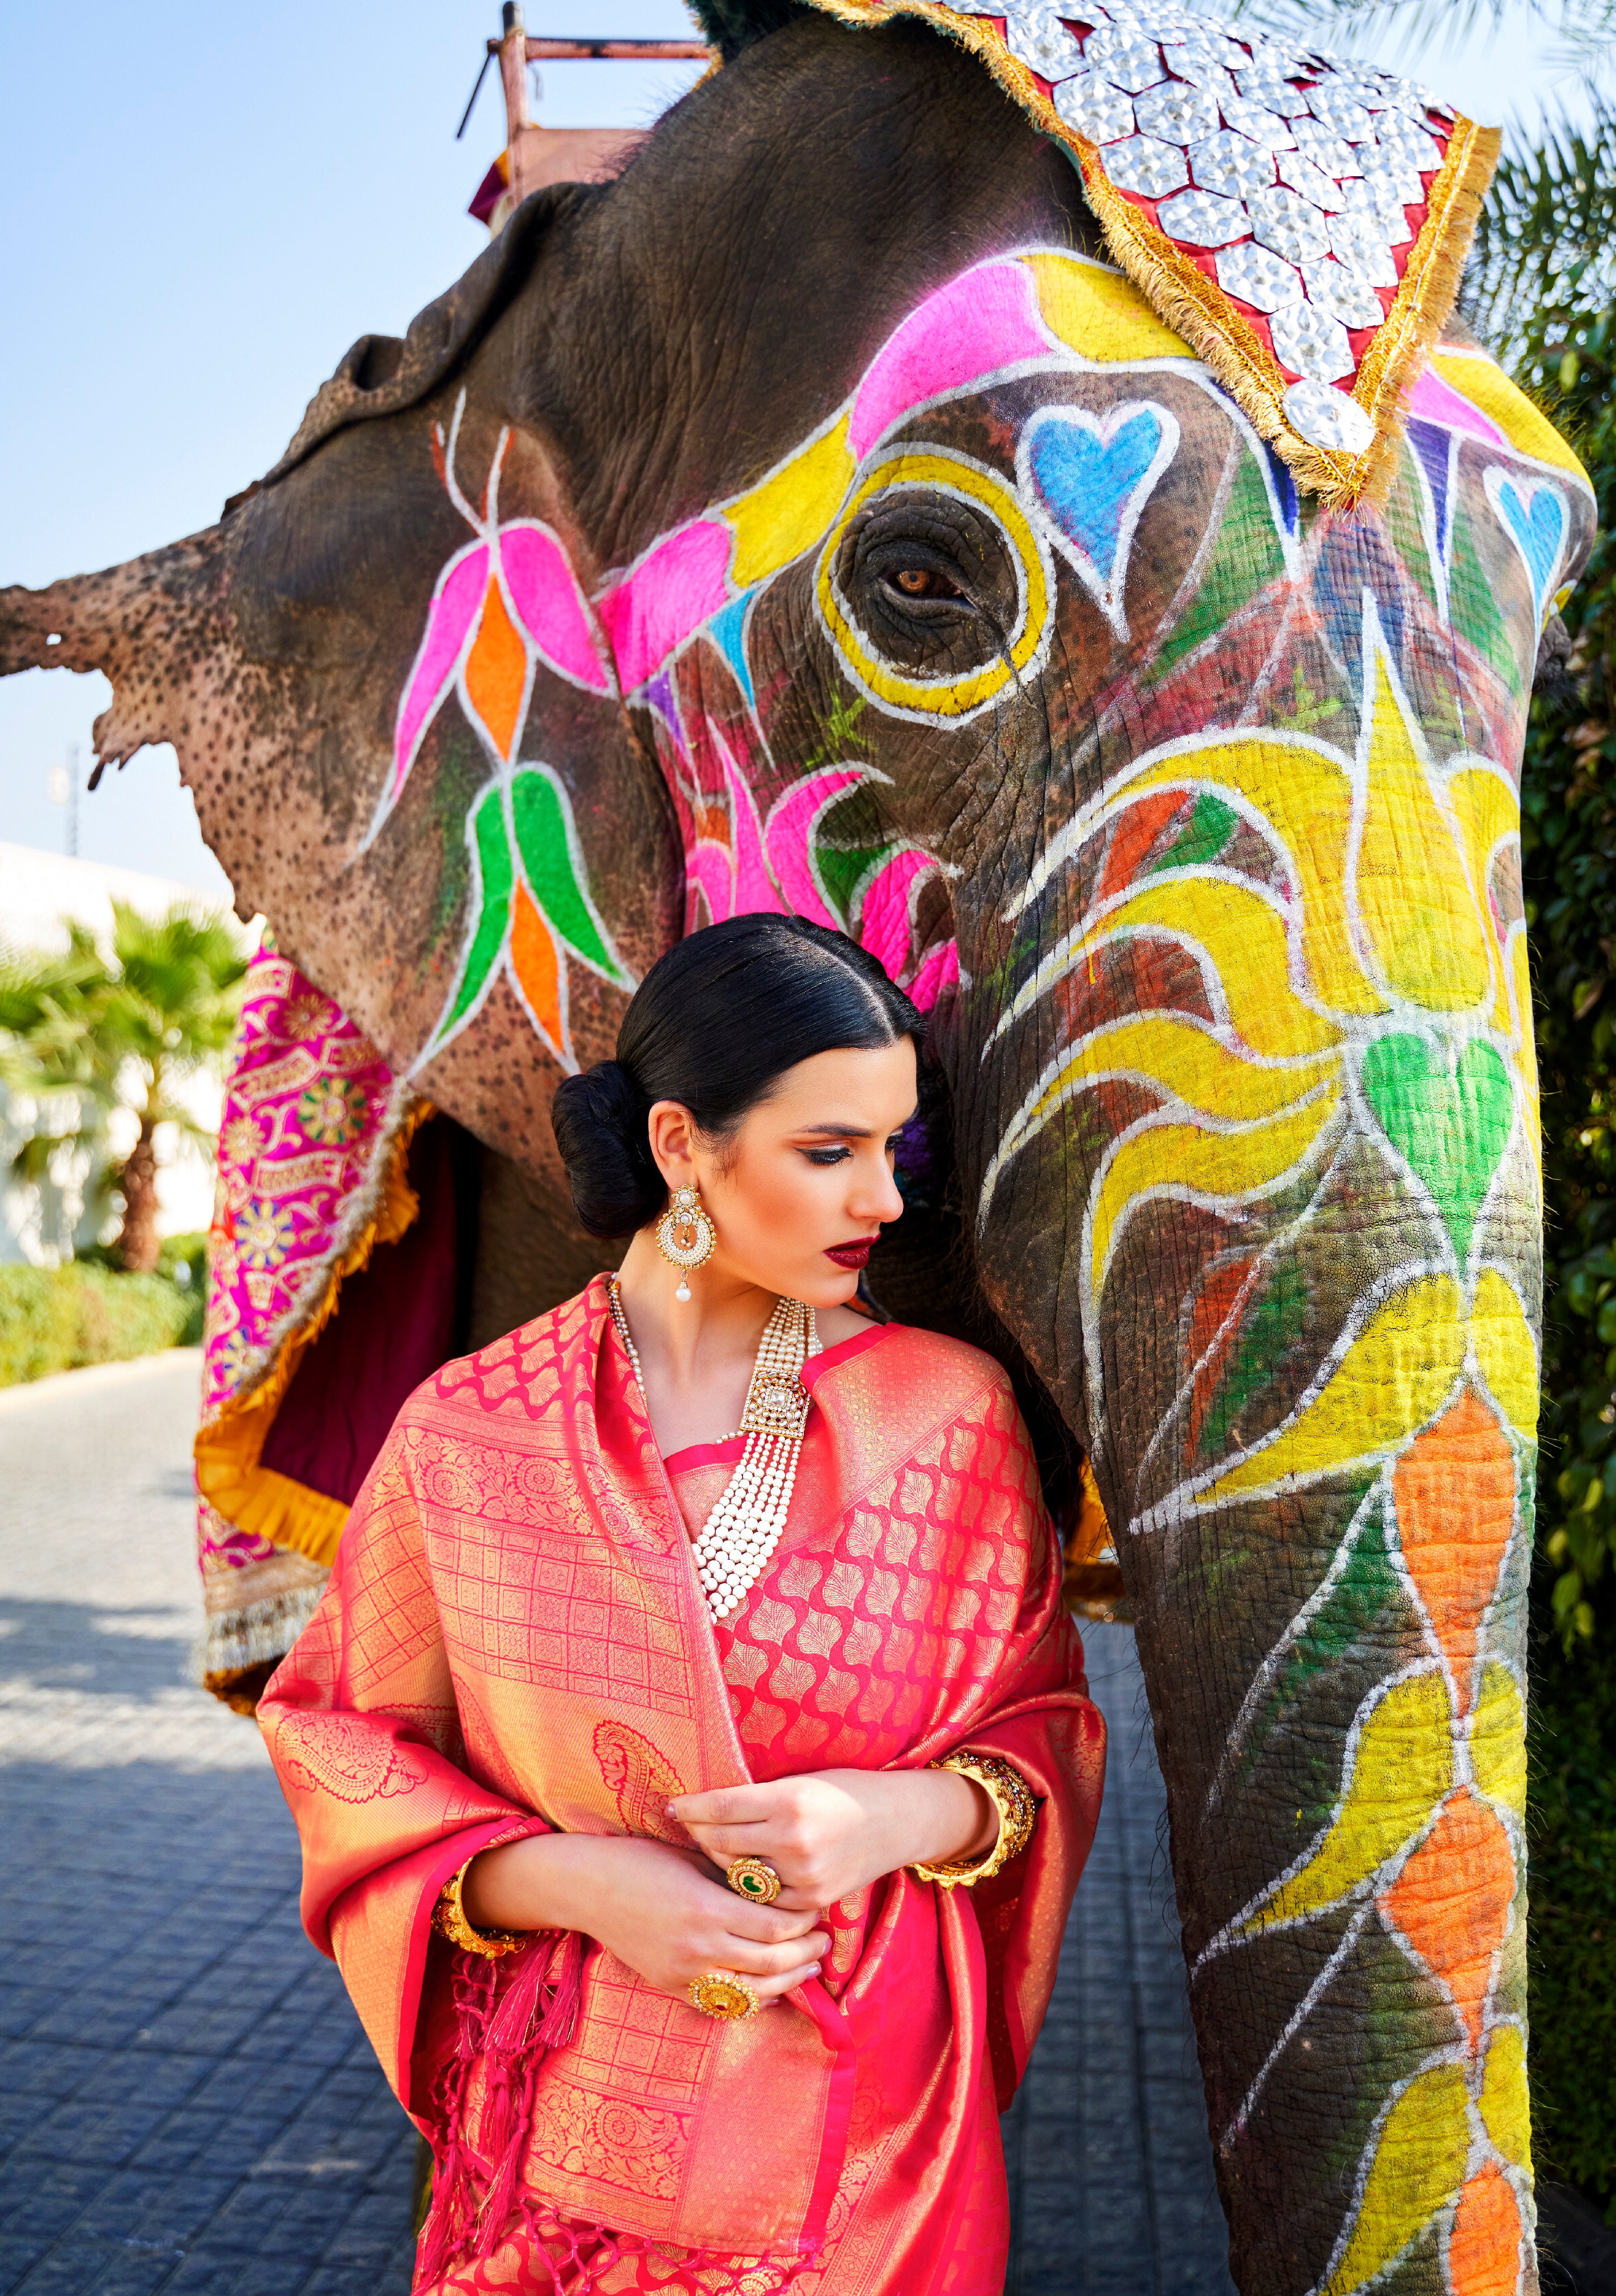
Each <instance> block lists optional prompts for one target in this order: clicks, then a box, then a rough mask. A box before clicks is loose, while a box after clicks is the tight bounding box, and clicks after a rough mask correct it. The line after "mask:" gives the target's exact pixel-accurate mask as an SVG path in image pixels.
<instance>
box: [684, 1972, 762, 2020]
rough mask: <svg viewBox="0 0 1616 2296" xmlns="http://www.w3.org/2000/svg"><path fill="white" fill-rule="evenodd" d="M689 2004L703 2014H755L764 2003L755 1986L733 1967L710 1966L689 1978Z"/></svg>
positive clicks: (727, 2017) (728, 2016)
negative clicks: (706, 1970)
mask: <svg viewBox="0 0 1616 2296" xmlns="http://www.w3.org/2000/svg"><path fill="white" fill-rule="evenodd" d="M690 2005H691V2007H692V2008H693V2009H699V2010H700V2011H701V2014H702V2015H703V2017H723V2018H726V2019H729V2018H735V2017H755V2016H756V2015H757V2013H758V2012H759V2009H761V2008H762V2006H763V2004H762V2002H761V2001H759V1998H758V1995H757V1991H756V1989H755V1988H754V1987H752V1986H751V1985H749V1984H748V1983H747V1981H746V1980H745V1978H743V1977H737V1976H736V1975H735V1973H734V1971H733V1970H729V1969H710V1970H709V1971H708V1972H707V1974H706V1976H705V1977H693V1978H692V1979H691V1980H690Z"/></svg>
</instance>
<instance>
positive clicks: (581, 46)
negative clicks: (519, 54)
mask: <svg viewBox="0 0 1616 2296" xmlns="http://www.w3.org/2000/svg"><path fill="white" fill-rule="evenodd" d="M711 53H712V50H711V49H710V48H709V47H706V46H704V45H703V44H702V43H701V41H700V40H537V39H535V38H534V37H532V35H531V34H529V37H528V61H529V63H530V64H534V63H559V62H561V61H563V59H568V58H571V57H575V56H595V57H603V56H617V57H621V58H623V59H624V60H625V61H632V62H644V63H659V62H661V61H671V60H673V59H675V58H677V59H678V60H679V61H685V59H690V60H691V61H701V62H702V63H705V62H706V61H707V60H708V58H709V57H710V55H711Z"/></svg>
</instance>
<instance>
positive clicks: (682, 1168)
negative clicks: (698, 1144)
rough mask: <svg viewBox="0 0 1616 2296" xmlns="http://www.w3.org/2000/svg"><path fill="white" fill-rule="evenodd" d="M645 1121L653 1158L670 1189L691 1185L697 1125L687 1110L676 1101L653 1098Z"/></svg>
mask: <svg viewBox="0 0 1616 2296" xmlns="http://www.w3.org/2000/svg"><path fill="white" fill-rule="evenodd" d="M645 1121H646V1127H647V1129H648V1130H649V1132H650V1135H651V1154H652V1161H653V1162H654V1163H655V1165H656V1168H657V1169H658V1171H659V1172H660V1174H661V1175H662V1177H663V1178H664V1179H665V1180H666V1181H667V1183H668V1185H669V1189H670V1190H672V1189H674V1188H693V1187H694V1186H695V1185H696V1167H695V1158H694V1156H693V1147H694V1144H695V1129H696V1128H695V1122H694V1119H693V1117H692V1115H691V1113H690V1111H689V1109H687V1108H682V1107H681V1106H680V1104H679V1103H678V1102H677V1100H659V1101H654V1102H653V1103H652V1109H651V1113H650V1115H649V1116H648V1117H647V1118H646V1119H645Z"/></svg>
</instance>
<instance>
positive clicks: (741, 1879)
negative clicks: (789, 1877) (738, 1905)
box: [724, 1857, 785, 1906]
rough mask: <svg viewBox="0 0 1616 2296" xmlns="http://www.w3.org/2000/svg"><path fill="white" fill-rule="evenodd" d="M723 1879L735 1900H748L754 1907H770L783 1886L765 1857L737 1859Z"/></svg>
mask: <svg viewBox="0 0 1616 2296" xmlns="http://www.w3.org/2000/svg"><path fill="white" fill-rule="evenodd" d="M724 1878H725V1880H726V1882H728V1883H729V1886H730V1888H731V1889H732V1890H734V1893H735V1895H736V1897H737V1898H751V1902H752V1904H753V1905H754V1906H772V1905H773V1904H774V1902H775V1898H777V1897H778V1896H779V1895H780V1892H781V1890H783V1888H784V1886H785V1885H784V1883H783V1882H782V1881H781V1879H780V1876H779V1874H776V1873H775V1869H774V1867H773V1866H771V1865H770V1864H769V1862H768V1859H767V1857H737V1858H735V1859H734V1861H733V1862H732V1864H731V1866H730V1867H729V1870H728V1872H727V1873H726V1874H725V1876H724Z"/></svg>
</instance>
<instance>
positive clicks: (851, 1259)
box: [824, 1235, 879, 1267]
mask: <svg viewBox="0 0 1616 2296" xmlns="http://www.w3.org/2000/svg"><path fill="white" fill-rule="evenodd" d="M878 1241H879V1239H878V1238H877V1237H875V1236H873V1235H866V1236H864V1237H861V1238H860V1239H859V1241H858V1242H856V1243H833V1244H832V1245H831V1247H830V1249H829V1250H828V1251H826V1253H825V1255H824V1256H825V1258H826V1259H833V1260H834V1261H835V1263H836V1265H837V1267H866V1266H867V1265H868V1264H869V1258H870V1254H871V1252H872V1251H874V1247H875V1245H876V1243H877V1242H878Z"/></svg>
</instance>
